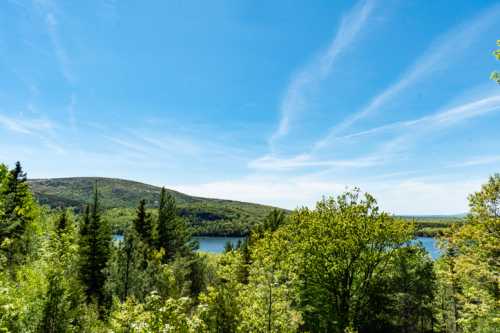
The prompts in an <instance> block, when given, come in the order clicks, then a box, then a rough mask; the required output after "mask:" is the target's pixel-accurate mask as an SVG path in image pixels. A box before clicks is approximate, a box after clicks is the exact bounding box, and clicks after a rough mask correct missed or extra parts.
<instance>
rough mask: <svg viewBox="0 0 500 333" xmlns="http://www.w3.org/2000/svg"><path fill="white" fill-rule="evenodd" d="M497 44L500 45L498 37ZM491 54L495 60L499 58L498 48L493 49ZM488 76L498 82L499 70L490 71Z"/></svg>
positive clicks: (499, 77)
mask: <svg viewBox="0 0 500 333" xmlns="http://www.w3.org/2000/svg"><path fill="white" fill-rule="evenodd" d="M497 46H498V47H500V39H499V40H497ZM493 55H494V56H495V58H497V60H500V49H498V50H495V51H493ZM490 78H491V79H492V80H494V81H496V82H497V83H498V84H500V72H497V71H494V72H493V73H491V76H490Z"/></svg>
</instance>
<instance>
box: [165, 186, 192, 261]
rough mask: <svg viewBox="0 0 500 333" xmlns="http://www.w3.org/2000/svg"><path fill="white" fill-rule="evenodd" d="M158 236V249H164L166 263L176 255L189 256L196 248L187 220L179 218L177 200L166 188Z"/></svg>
mask: <svg viewBox="0 0 500 333" xmlns="http://www.w3.org/2000/svg"><path fill="white" fill-rule="evenodd" d="M156 236H157V239H156V244H157V249H160V248H163V249H164V251H165V261H166V262H168V261H171V260H172V259H173V258H174V256H175V255H176V254H179V255H181V256H186V255H189V254H190V253H192V251H193V250H194V248H195V244H194V243H193V242H192V241H191V233H190V232H189V229H188V227H187V225H186V222H185V220H184V219H182V218H180V217H178V216H177V206H176V203H175V198H174V197H173V196H172V195H171V194H170V193H168V194H167V193H166V190H165V188H164V187H163V188H162V189H161V193H160V204H159V208H158V220H157V223H156Z"/></svg>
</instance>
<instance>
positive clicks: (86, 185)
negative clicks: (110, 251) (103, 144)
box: [29, 177, 272, 235]
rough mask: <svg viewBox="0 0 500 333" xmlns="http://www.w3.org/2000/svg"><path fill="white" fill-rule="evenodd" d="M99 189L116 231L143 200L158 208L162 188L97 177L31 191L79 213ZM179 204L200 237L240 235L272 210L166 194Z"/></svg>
mask: <svg viewBox="0 0 500 333" xmlns="http://www.w3.org/2000/svg"><path fill="white" fill-rule="evenodd" d="M96 182H97V185H98V188H99V192H100V195H101V197H100V199H101V204H102V206H103V207H104V208H106V210H107V212H106V214H107V216H108V217H109V219H110V220H111V222H112V224H113V225H114V228H115V229H116V231H120V229H122V228H123V225H124V224H125V223H126V222H127V221H129V220H130V219H131V218H132V217H133V215H134V211H135V207H137V205H138V203H139V201H140V200H141V199H145V200H146V202H147V205H148V207H149V208H155V207H157V205H158V201H159V197H160V188H159V187H157V186H153V185H148V184H143V183H140V182H135V181H130V180H124V179H114V178H97V177H75V178H52V179H32V180H30V181H29V183H30V186H31V189H32V191H33V193H34V194H35V197H36V198H37V200H38V202H39V203H40V204H42V205H47V206H49V207H51V208H71V209H73V210H75V211H76V212H80V211H81V209H82V208H83V207H84V206H85V204H86V203H88V202H89V200H90V198H91V196H92V189H93V187H94V185H95V184H96ZM167 191H168V192H169V193H171V194H172V195H173V196H174V197H175V199H176V201H177V204H178V207H179V214H180V215H181V216H183V217H185V218H186V219H187V220H188V221H189V223H190V224H191V226H192V227H193V228H194V230H195V232H196V233H197V234H206V235H241V234H246V233H247V232H248V230H249V228H250V227H251V226H253V225H254V224H255V223H258V222H259V221H261V220H262V219H263V218H264V217H265V216H266V215H267V214H268V213H269V211H270V210H271V209H272V207H270V206H265V205H259V204H253V203H247V202H239V201H231V200H220V199H208V198H200V197H194V196H189V195H186V194H183V193H180V192H177V191H173V190H167Z"/></svg>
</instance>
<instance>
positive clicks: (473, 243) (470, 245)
mask: <svg viewBox="0 0 500 333" xmlns="http://www.w3.org/2000/svg"><path fill="white" fill-rule="evenodd" d="M469 206H470V213H469V216H468V218H467V223H465V224H464V225H463V226H461V227H456V228H454V229H452V231H451V232H450V234H449V235H448V236H447V237H446V238H445V239H444V240H443V242H442V246H443V248H444V250H445V251H446V255H445V256H444V257H443V258H442V259H441V260H440V262H439V265H438V276H439V277H440V280H441V281H440V283H441V285H442V288H441V293H446V294H448V295H449V296H451V297H450V300H449V302H451V304H450V306H448V307H444V309H443V311H442V313H441V317H442V318H445V317H446V318H452V319H453V322H452V324H450V325H448V327H450V328H451V329H450V332H458V331H463V332H494V331H495V329H496V328H497V327H498V304H499V302H500V286H499V279H498V276H499V275H500V242H499V239H500V174H495V175H493V176H491V177H490V179H489V180H488V182H487V183H486V184H484V185H483V186H482V187H481V190H480V191H479V192H476V193H474V194H471V195H470V196H469Z"/></svg>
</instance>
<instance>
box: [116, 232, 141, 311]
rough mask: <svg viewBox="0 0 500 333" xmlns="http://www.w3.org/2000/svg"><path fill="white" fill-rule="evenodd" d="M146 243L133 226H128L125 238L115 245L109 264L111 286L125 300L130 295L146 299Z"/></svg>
mask: <svg viewBox="0 0 500 333" xmlns="http://www.w3.org/2000/svg"><path fill="white" fill-rule="evenodd" d="M145 253H147V248H146V245H145V244H144V243H143V242H142V241H141V239H140V237H139V235H138V234H137V232H136V230H135V229H134V228H133V227H129V228H127V230H126V231H125V234H124V237H123V240H122V241H120V242H119V243H118V244H117V246H115V247H114V251H113V255H112V258H111V260H110V264H109V265H108V271H109V272H110V276H109V279H108V283H109V288H110V289H111V290H112V292H113V294H115V295H118V296H119V297H120V300H121V301H122V302H124V301H125V300H126V299H127V297H129V296H130V295H133V296H135V297H136V298H138V299H144V295H143V293H142V288H143V287H144V285H143V283H144V280H145V276H144V275H145V270H144V267H145V265H144V257H145Z"/></svg>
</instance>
